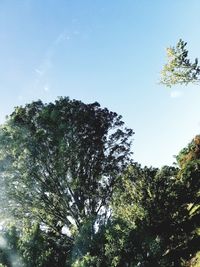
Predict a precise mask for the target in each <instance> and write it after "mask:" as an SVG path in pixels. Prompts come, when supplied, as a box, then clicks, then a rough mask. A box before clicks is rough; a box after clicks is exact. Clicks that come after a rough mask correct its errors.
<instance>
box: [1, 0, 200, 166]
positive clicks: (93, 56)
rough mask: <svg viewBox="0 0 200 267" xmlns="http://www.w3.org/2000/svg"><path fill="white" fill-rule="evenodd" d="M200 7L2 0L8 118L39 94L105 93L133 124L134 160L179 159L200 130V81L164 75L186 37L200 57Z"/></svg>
mask: <svg viewBox="0 0 200 267" xmlns="http://www.w3.org/2000/svg"><path fill="white" fill-rule="evenodd" d="M199 14H200V1H199V0H190V1H188V0H187V1H186V0H166V1H158V0H157V1H156V0H153V1H147V0H1V1H0V92H1V97H0V122H1V123H3V122H4V120H5V115H8V114H10V113H11V112H12V110H13V108H14V107H15V106H18V105H23V104H25V103H28V102H30V101H33V100H38V99H42V100H43V101H44V102H49V101H54V100H55V99H56V98H57V96H69V97H70V98H72V99H73V98H75V99H80V100H82V101H84V102H86V103H89V102H94V101H98V102H99V103H100V104H101V105H102V106H103V107H108V108H109V109H111V110H113V111H116V112H117V113H119V114H121V115H122V116H123V120H124V121H125V123H126V125H127V126H128V127H130V128H133V129H134V131H135V135H134V141H133V152H134V155H133V158H134V160H136V161H138V162H139V163H141V164H142V165H148V166H149V165H153V166H162V165H164V164H172V163H173V161H174V158H173V155H176V154H178V152H179V150H180V149H181V148H183V147H184V146H186V145H187V143H188V142H189V141H190V140H191V139H192V138H193V137H194V135H196V134H198V133H200V104H199V102H200V86H188V87H179V86H176V87H174V88H172V89H168V88H165V87H164V86H161V85H159V83H158V81H159V73H160V70H161V68H162V66H163V64H164V62H165V48H166V47H167V46H170V45H174V44H176V42H177V41H178V39H179V38H182V39H183V40H185V41H188V48H189V50H190V56H191V57H192V58H194V57H195V56H197V57H198V56H199V57H200V49H199V47H200V27H199V26H200V15H199Z"/></svg>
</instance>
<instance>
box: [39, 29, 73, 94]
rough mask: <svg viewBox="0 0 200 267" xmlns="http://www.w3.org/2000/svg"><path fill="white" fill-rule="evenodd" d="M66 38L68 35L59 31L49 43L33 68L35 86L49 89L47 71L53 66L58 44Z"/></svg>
mask: <svg viewBox="0 0 200 267" xmlns="http://www.w3.org/2000/svg"><path fill="white" fill-rule="evenodd" d="M68 40H70V35H69V34H68V33H67V32H66V30H65V31H62V32H61V33H59V34H58V35H57V37H56V38H55V39H54V40H53V41H52V43H51V44H50V45H49V47H48V48H47V50H46V52H45V54H44V57H43V58H42V60H41V62H40V63H39V64H38V66H36V68H35V69H34V73H35V75H36V78H35V82H34V87H35V88H41V89H43V90H44V91H46V92H47V91H49V85H48V73H49V71H50V70H51V69H52V68H53V67H54V64H53V57H54V54H55V52H56V50H57V49H58V47H59V45H60V44H61V43H63V42H65V41H68Z"/></svg>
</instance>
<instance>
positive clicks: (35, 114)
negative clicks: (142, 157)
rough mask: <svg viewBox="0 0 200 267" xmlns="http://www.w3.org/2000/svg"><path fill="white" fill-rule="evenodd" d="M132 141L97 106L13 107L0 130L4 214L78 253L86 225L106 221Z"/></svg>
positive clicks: (120, 124) (118, 118) (68, 102)
mask: <svg viewBox="0 0 200 267" xmlns="http://www.w3.org/2000/svg"><path fill="white" fill-rule="evenodd" d="M132 134H133V131H132V130H130V129H127V128H124V123H123V122H122V120H121V116H119V115H117V114H116V113H114V112H110V111H109V110H108V109H106V108H104V109H102V108H100V105H99V104H98V103H93V104H88V105H87V104H84V103H82V102H81V101H76V100H73V101H71V100H69V98H60V99H59V100H57V101H55V103H50V104H43V103H42V102H41V101H37V102H33V103H31V104H27V105H26V106H25V107H17V108H16V109H15V111H14V112H13V113H12V114H11V116H10V117H9V118H8V120H7V122H6V123H5V124H4V125H3V126H2V127H1V130H0V140H1V142H0V154H1V169H2V175H1V178H2V181H3V184H4V186H5V191H6V194H7V196H6V195H5V196H4V195H2V198H3V199H2V203H5V206H4V207H3V210H2V211H3V212H5V213H6V212H7V213H10V214H11V215H12V216H13V215H14V216H15V217H16V218H18V219H19V218H26V219H28V220H31V221H34V220H37V221H39V222H40V223H42V224H44V225H45V227H46V228H47V230H48V231H52V232H53V233H54V234H55V235H57V238H59V239H62V237H63V236H65V239H66V240H65V245H66V247H70V246H72V245H76V243H77V238H78V236H79V235H80V234H81V232H82V229H84V228H85V223H86V222H90V223H91V222H92V225H91V227H94V224H95V223H96V224H102V223H103V224H104V221H106V219H107V211H108V206H109V201H110V199H111V196H112V193H113V188H114V185H115V183H116V181H117V178H118V177H119V175H120V174H121V173H122V172H123V170H124V169H125V167H126V165H127V164H128V163H129V162H130V160H129V157H130V154H131V152H130V143H131V142H130V137H131V136H132ZM6 197H7V198H9V202H8V201H7V202H6ZM63 228H65V229H67V231H68V233H67V234H66V235H63V233H62V230H63ZM88 234H89V232H88ZM90 234H91V237H88V238H89V239H91V238H92V235H93V234H92V233H90ZM90 246H91V245H90ZM88 249H89V248H88ZM88 252H90V251H88ZM81 253H82V254H83V253H85V249H84V252H81Z"/></svg>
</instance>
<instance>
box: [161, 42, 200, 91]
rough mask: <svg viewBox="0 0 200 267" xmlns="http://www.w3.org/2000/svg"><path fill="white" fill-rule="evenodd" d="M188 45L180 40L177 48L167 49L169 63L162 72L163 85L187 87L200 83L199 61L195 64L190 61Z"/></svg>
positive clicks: (196, 60)
mask: <svg viewBox="0 0 200 267" xmlns="http://www.w3.org/2000/svg"><path fill="white" fill-rule="evenodd" d="M186 45H187V43H186V42H184V41H183V40H181V39H180V40H179V41H178V43H177V45H176V47H169V48H167V58H168V62H167V64H165V65H164V67H163V70H162V72H161V83H162V84H164V85H166V86H169V87H171V86H173V85H176V84H184V85H187V84H189V83H198V82H199V75H200V66H199V65H198V59H197V58H196V59H195V61H194V62H193V63H192V62H191V61H190V59H188V50H187V49H186Z"/></svg>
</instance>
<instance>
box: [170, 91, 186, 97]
mask: <svg viewBox="0 0 200 267" xmlns="http://www.w3.org/2000/svg"><path fill="white" fill-rule="evenodd" d="M182 95H183V93H182V92H181V91H172V92H171V93H170V97H171V98H180V97H181V96H182Z"/></svg>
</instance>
